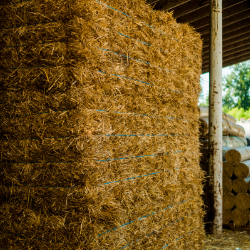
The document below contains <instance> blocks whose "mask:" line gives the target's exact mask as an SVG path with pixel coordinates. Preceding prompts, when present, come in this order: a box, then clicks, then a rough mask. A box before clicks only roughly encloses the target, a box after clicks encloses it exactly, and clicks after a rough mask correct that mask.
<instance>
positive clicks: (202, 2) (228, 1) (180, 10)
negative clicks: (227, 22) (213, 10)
mask: <svg viewBox="0 0 250 250" xmlns="http://www.w3.org/2000/svg"><path fill="white" fill-rule="evenodd" d="M245 1H247V0H237V1H236V0H223V2H222V6H223V10H225V9H226V8H228V7H231V6H233V5H236V4H239V3H242V2H245ZM183 2H185V3H183V4H182V5H180V6H176V7H173V8H168V9H165V8H164V5H163V6H159V7H160V8H159V7H158V8H157V9H158V10H168V11H174V17H175V18H178V17H181V16H184V15H187V14H189V13H192V12H194V11H197V10H200V9H202V8H203V7H205V6H208V9H209V0H196V1H191V2H186V1H183ZM166 8H167V4H166ZM187 22H188V21H187Z"/></svg>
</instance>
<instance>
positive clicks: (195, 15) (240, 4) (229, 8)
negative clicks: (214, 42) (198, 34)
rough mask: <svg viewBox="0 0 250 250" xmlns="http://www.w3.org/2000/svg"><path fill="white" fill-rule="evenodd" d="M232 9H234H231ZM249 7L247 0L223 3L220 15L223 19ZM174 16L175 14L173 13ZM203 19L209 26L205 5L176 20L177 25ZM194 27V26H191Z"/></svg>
mask: <svg viewBox="0 0 250 250" xmlns="http://www.w3.org/2000/svg"><path fill="white" fill-rule="evenodd" d="M233 7H234V8H233ZM246 7H250V2H248V1H247V0H241V1H237V2H236V1H234V0H232V1H228V0H226V1H225V0H224V1H223V11H222V15H223V18H224V17H226V16H229V15H230V14H236V13H237V12H239V11H243V10H244V8H246ZM174 16H175V13H174ZM204 17H207V18H208V22H207V23H208V24H209V5H205V6H204V7H202V8H200V9H199V10H198V11H193V12H191V13H189V14H185V15H183V16H180V17H179V18H177V20H176V21H177V22H178V23H189V24H192V23H193V22H196V21H198V20H200V19H203V18H204ZM192 25H193V26H194V27H196V26H195V24H192Z"/></svg>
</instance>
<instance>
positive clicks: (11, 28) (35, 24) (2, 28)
mask: <svg viewBox="0 0 250 250" xmlns="http://www.w3.org/2000/svg"><path fill="white" fill-rule="evenodd" d="M57 22H58V21H50V22H42V23H31V24H25V25H20V26H14V27H8V28H1V29H0V30H7V29H16V28H20V27H26V26H31V25H39V24H47V23H57Z"/></svg>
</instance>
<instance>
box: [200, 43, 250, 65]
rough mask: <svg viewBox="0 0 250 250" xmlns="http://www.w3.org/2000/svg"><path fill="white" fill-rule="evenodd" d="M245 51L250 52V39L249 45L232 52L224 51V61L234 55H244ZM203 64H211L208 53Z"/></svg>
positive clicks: (234, 49) (204, 56)
mask: <svg viewBox="0 0 250 250" xmlns="http://www.w3.org/2000/svg"><path fill="white" fill-rule="evenodd" d="M245 50H248V51H249V52H250V39H249V41H248V43H246V44H244V45H243V46H241V47H238V48H231V50H227V51H224V50H223V52H222V55H223V59H225V58H227V57H228V56H230V55H233V54H238V55H239V54H241V53H243V52H244V51H245ZM249 54H250V53H249ZM202 62H203V63H209V53H206V54H204V55H203V56H202Z"/></svg>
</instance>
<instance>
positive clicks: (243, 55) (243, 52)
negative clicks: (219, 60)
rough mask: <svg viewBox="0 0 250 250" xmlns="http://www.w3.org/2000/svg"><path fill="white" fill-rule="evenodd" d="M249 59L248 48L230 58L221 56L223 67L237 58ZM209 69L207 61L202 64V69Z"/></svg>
mask: <svg viewBox="0 0 250 250" xmlns="http://www.w3.org/2000/svg"><path fill="white" fill-rule="evenodd" d="M245 56H246V57H249V58H250V53H249V48H247V49H246V50H244V51H242V52H241V53H235V54H232V55H230V56H225V57H224V56H223V67H225V66H224V65H225V64H226V63H227V61H233V60H234V59H235V60H237V58H239V57H245ZM208 67H209V61H206V62H202V68H208Z"/></svg>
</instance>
